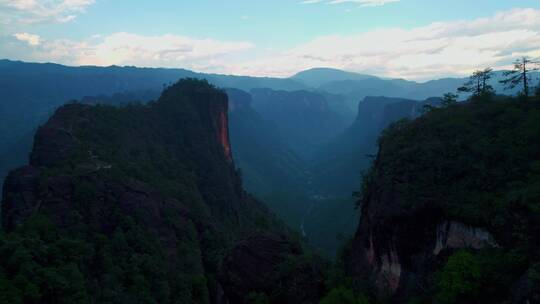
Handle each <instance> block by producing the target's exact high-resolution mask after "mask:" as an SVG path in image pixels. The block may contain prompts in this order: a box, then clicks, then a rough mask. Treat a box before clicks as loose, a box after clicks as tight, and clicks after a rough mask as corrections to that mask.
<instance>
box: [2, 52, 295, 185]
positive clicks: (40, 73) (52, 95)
mask: <svg viewBox="0 0 540 304" xmlns="http://www.w3.org/2000/svg"><path fill="white" fill-rule="evenodd" d="M185 77H194V78H204V79H207V80H208V81H210V82H211V83H213V84H215V85H218V86H220V87H236V88H240V89H245V90H250V89H252V88H257V87H269V88H275V89H296V90H297V89H303V88H305V86H304V85H303V84H300V83H298V82H296V81H294V80H290V79H277V78H256V77H243V76H226V75H217V74H202V73H196V72H193V71H189V70H184V69H159V68H136V67H118V66H111V67H94V66H82V67H68V66H63V65H59V64H52V63H45V64H38V63H25V62H20V61H10V60H0V155H1V156H2V158H0V179H2V180H3V178H4V176H5V174H6V173H7V170H9V169H12V168H15V167H16V166H19V165H22V164H23V163H24V160H25V159H26V158H27V155H28V153H29V151H30V147H31V144H32V143H31V142H30V141H28V138H30V137H31V134H33V133H34V132H35V129H36V128H37V126H38V125H39V124H41V123H44V122H45V121H46V120H47V118H48V117H49V116H50V115H51V114H52V113H53V112H54V110H55V109H56V108H57V107H58V106H60V105H63V104H65V103H66V102H68V101H70V100H72V99H81V98H83V97H85V96H99V95H105V96H110V95H113V94H118V93H120V94H123V93H126V92H129V94H132V95H133V94H134V93H136V94H135V95H136V97H137V99H140V98H141V97H142V99H144V100H143V101H148V100H149V97H152V98H155V97H157V96H159V92H161V90H162V89H163V86H164V85H166V84H170V83H172V82H175V81H177V80H178V79H180V78H185ZM148 91H151V92H153V93H152V94H151V95H152V96H145V94H146V95H148V94H147V93H146V92H148Z"/></svg>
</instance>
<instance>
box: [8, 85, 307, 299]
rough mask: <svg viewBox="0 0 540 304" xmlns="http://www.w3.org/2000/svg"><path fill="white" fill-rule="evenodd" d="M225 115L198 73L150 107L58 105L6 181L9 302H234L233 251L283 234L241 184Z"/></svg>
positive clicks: (221, 96) (221, 101)
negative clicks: (229, 276) (229, 268)
mask: <svg viewBox="0 0 540 304" xmlns="http://www.w3.org/2000/svg"><path fill="white" fill-rule="evenodd" d="M227 112H228V102H227V96H226V94H225V93H224V92H223V91H220V90H218V89H215V88H214V87H213V86H211V85H210V84H208V83H207V82H205V81H198V80H190V79H188V80H181V81H179V82H178V83H176V84H174V85H172V86H170V87H169V88H167V89H165V91H164V92H163V94H162V95H161V97H160V98H159V99H158V100H157V101H155V102H151V103H149V104H147V105H127V106H123V107H113V106H104V105H97V106H90V105H84V104H78V103H73V104H68V105H66V106H63V107H61V108H59V109H58V110H57V111H56V113H55V114H54V115H53V116H52V117H51V118H50V119H49V121H48V122H47V123H46V124H45V125H43V126H42V127H40V128H39V130H38V132H37V134H36V136H35V143H34V147H33V150H32V154H31V157H30V165H28V166H25V167H22V168H20V169H17V170H14V171H12V172H11V173H10V174H9V176H8V178H7V180H6V182H5V186H4V192H3V201H2V226H3V232H2V233H1V234H0V294H2V300H6V301H7V302H18V301H24V302H40V303H94V302H100V303H102V302H111V303H129V302H148V303H173V302H174V303H178V302H180V303H227V301H228V299H229V295H232V294H235V293H234V290H231V289H227V290H226V292H224V291H223V289H222V287H221V286H222V285H223V284H224V283H225V284H227V281H224V280H225V279H220V278H219V277H218V275H219V274H220V272H221V271H220V265H221V261H222V259H223V257H224V256H225V254H226V252H227V248H229V247H232V246H233V245H234V244H235V242H236V241H238V240H239V239H242V238H245V237H247V236H249V235H252V234H254V233H255V234H256V233H263V232H264V233H279V234H284V235H286V234H287V231H286V230H285V229H284V228H283V227H282V226H281V224H280V223H279V222H277V221H276V220H275V219H274V217H273V216H272V215H271V214H270V213H269V212H268V211H267V209H266V208H265V207H264V206H263V205H262V204H260V203H259V202H258V201H256V200H254V199H253V198H251V197H250V196H249V195H248V194H247V193H246V192H244V190H243V189H242V185H241V181H240V178H239V176H238V173H237V172H236V169H235V167H234V163H233V161H232V154H231V146H230V143H229V134H228V127H227V125H228V114H227ZM296 246H299V245H296ZM278 249H279V248H278ZM282 254H283V255H284V256H287V255H288V251H284V252H283V253H282ZM229 285H230V284H229ZM229 285H227V286H229ZM306 303H308V302H306Z"/></svg>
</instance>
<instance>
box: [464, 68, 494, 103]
mask: <svg viewBox="0 0 540 304" xmlns="http://www.w3.org/2000/svg"><path fill="white" fill-rule="evenodd" d="M492 76H493V69H491V68H486V69H483V70H477V71H475V72H474V73H473V74H472V75H471V76H469V80H468V81H467V82H466V83H464V84H463V86H461V87H459V88H458V92H460V93H472V94H473V97H479V96H483V95H489V94H492V93H493V87H492V86H491V85H489V84H488V81H489V80H490V79H491V77H492Z"/></svg>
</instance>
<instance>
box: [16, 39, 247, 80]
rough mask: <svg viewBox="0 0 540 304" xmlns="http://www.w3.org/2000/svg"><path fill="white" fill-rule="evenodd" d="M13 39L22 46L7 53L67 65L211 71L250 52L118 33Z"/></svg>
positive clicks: (239, 46)
mask: <svg viewBox="0 0 540 304" xmlns="http://www.w3.org/2000/svg"><path fill="white" fill-rule="evenodd" d="M14 37H15V38H16V39H17V40H19V41H21V42H24V43H25V45H17V44H13V43H12V44H7V45H11V46H12V49H11V50H10V51H11V53H18V52H19V53H20V51H19V50H21V49H22V50H24V48H25V47H27V46H32V48H31V50H30V53H29V55H28V57H29V58H33V59H34V60H38V61H53V62H60V63H64V64H69V65H102V66H107V65H137V66H148V67H185V68H190V69H197V70H201V71H212V68H215V67H214V65H216V64H217V62H219V61H221V60H225V59H224V57H226V56H227V55H230V54H234V53H238V52H242V51H245V50H248V49H251V48H253V45H252V44H251V43H249V42H228V41H219V40H214V39H194V38H190V37H184V36H178V35H170V34H166V35H160V36H142V35H137V34H132V33H125V32H119V33H114V34H111V35H108V36H105V37H101V36H99V35H96V36H93V37H91V38H89V39H87V40H84V41H73V40H67V39H56V40H45V39H42V38H41V37H39V36H37V35H32V34H29V33H17V34H14ZM26 53H28V50H26ZM23 59H25V58H23ZM26 60H28V59H26Z"/></svg>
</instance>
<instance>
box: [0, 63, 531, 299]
mask: <svg viewBox="0 0 540 304" xmlns="http://www.w3.org/2000/svg"><path fill="white" fill-rule="evenodd" d="M53 67H54V68H59V69H62V67H58V66H53ZM37 68H38V69H39V68H42V67H37ZM516 68H517V69H518V68H519V66H518V65H516ZM90 71H92V70H91V69H90ZM119 71H123V70H122V69H120V70H119ZM156 72H163V71H159V70H144V73H156ZM169 72H171V73H173V72H174V73H176V72H178V71H176V72H175V71H169ZM84 73H90V72H88V71H86V72H83V74H84ZM126 73H127V74H126V75H131V76H129V77H133V75H134V74H132V73H133V71H126ZM174 73H173V74H174ZM37 75H38V76H35V77H37V78H36V79H39V78H40V77H42V76H40V75H41V74H39V73H37ZM111 75H116V74H114V73H113V74H111ZM520 75H522V74H519V73H517V74H516V73H513V71H508V72H504V73H502V72H499V73H494V72H493V71H491V70H490V69H485V70H481V71H477V72H475V73H474V74H473V75H472V76H471V77H470V78H469V79H461V80H459V79H458V80H452V81H451V83H452V85H451V86H448V88H449V90H453V91H456V94H454V93H446V94H444V95H443V94H442V93H443V92H440V94H438V95H443V96H440V97H432V98H427V99H407V98H397V97H383V96H379V97H373V96H367V97H365V96H362V100H361V101H359V102H358V104H357V106H356V111H357V112H356V117H353V116H351V115H350V109H349V110H347V108H348V107H350V104H349V103H350V100H352V99H355V98H357V97H355V96H356V95H354V94H353V95H347V94H348V93H346V91H339V92H337V91H333V92H331V90H329V91H324V90H323V89H322V88H323V87H324V86H330V84H329V83H332V85H334V84H336V83H340V82H362V83H364V82H365V83H366V84H367V85H370V86H371V85H372V84H373V82H375V83H384V87H385V88H391V87H392V86H393V85H397V84H398V83H400V81H397V80H395V81H394V80H382V79H379V78H376V77H370V76H369V75H362V74H354V73H353V74H349V73H346V72H342V71H337V70H328V69H315V70H310V71H306V72H302V73H300V74H298V75H296V76H294V77H292V78H291V79H290V82H285V81H284V80H282V81H277V80H276V82H274V81H273V80H272V79H260V80H257V79H253V80H249V79H244V80H245V81H247V82H246V86H245V87H243V90H241V89H239V88H237V87H235V86H232V87H229V88H227V89H219V88H217V87H216V86H214V85H213V84H211V83H210V82H209V81H207V80H200V79H196V78H186V79H182V80H180V81H178V82H175V83H174V84H173V83H171V84H166V85H165V86H164V87H162V88H159V87H158V88H156V87H155V86H154V87H148V88H146V87H145V88H142V87H138V85H135V87H137V88H138V89H137V90H122V91H121V92H116V93H111V92H112V91H114V90H112V91H111V92H104V93H97V94H93V92H91V91H89V92H90V94H87V95H84V96H81V97H80V101H71V102H68V103H67V104H65V105H62V102H60V101H57V102H56V103H54V104H53V103H48V102H43V105H47V107H49V110H52V109H55V108H56V107H57V106H58V108H57V109H56V110H54V114H53V115H52V116H51V117H50V118H48V120H46V122H45V123H44V124H43V125H42V126H40V127H39V128H38V129H37V131H36V132H35V135H34V132H32V131H31V130H27V131H28V134H27V135H25V136H26V137H19V135H20V134H17V132H15V134H13V138H14V139H15V138H18V140H20V143H21V145H12V144H10V143H6V145H5V146H6V147H8V148H7V149H6V150H5V151H6V152H5V153H7V155H10V157H11V156H13V157H15V158H23V157H24V156H25V153H24V150H25V145H28V144H29V143H33V147H32V149H31V153H30V155H29V158H28V165H25V166H22V167H20V168H18V169H15V168H11V169H14V170H11V171H10V173H9V174H8V176H7V178H6V180H5V182H4V185H3V195H2V205H1V208H2V211H1V224H2V231H1V232H0V303H139V302H141V303H241V304H242V303H246V304H247V303H258V304H262V303H323V304H333V303H344V304H348V303H356V304H358V303H362V304H363V303H479V302H486V301H487V302H490V303H527V301H529V302H530V303H535V302H536V301H540V298H539V297H540V295H538V288H537V286H540V275H539V273H540V266H539V265H540V264H539V263H540V248H539V247H538V243H539V241H540V240H539V239H538V236H539V235H540V227H539V226H538V221H539V220H540V213H539V212H538V211H539V210H540V209H539V208H538V206H537V205H538V201H540V188H539V181H540V171H539V170H540V169H539V162H540V159H538V155H540V146H539V145H538V143H539V142H540V141H538V140H537V139H538V138H540V124H539V122H540V106H539V105H540V100H539V95H540V92H538V89H536V91H533V90H532V89H531V87H532V86H531V87H527V86H526V87H525V88H526V89H525V91H524V92H526V94H524V93H522V94H519V95H517V96H508V95H502V94H500V93H501V91H500V90H497V89H496V86H497V85H499V86H500V85H505V86H507V87H508V88H509V89H510V91H509V94H513V93H515V92H517V91H519V90H520V88H521V85H522V84H523V82H524V81H523V80H524V79H525V80H528V79H529V78H528V76H527V75H525V76H524V77H522V78H519V77H520ZM198 76H200V75H195V77H198ZM84 77H90V78H91V77H94V76H93V74H92V73H90V74H89V75H86V76H84ZM114 77H118V76H114ZM123 77H125V75H124V76H123ZM148 77H150V78H152V77H155V76H148ZM171 77H173V76H171ZM215 77H218V76H215ZM220 77H221V76H220ZM223 77H225V76H223ZM501 77H503V78H502V79H501ZM504 77H505V78H504ZM218 78H219V77H218ZM210 79H211V80H212V78H210ZM215 79H216V78H214V82H215ZM219 79H222V80H221V81H223V83H225V84H228V83H230V81H231V79H235V78H234V77H233V78H230V79H229V78H226V77H225V78H219ZM223 79H225V80H227V81H229V82H227V81H225V80H223ZM256 80H257V81H263V82H267V83H274V84H276V83H277V84H276V85H275V87H274V88H258V87H257V85H258V84H257V83H256V84H254V85H255V87H250V84H252V83H254V82H256ZM458 82H459V84H458ZM285 83H299V84H301V85H298V86H293V87H291V88H287V89H284V88H280V86H281V85H283V84H285ZM441 83H446V82H444V81H443V82H441ZM441 83H439V85H441ZM336 85H337V84H336ZM339 85H342V84H339ZM408 85H413V84H411V83H409V84H408ZM527 85H529V84H527ZM308 86H312V88H313V86H318V88H317V89H306V88H307V87H308ZM419 86H420V85H419ZM135 87H134V88H135ZM405 87H406V86H405ZM400 88H402V89H403V88H404V86H401V87H400ZM161 90H163V91H162V93H161V94H160V93H159V92H160V91H161ZM60 91H61V90H60ZM66 92H68V91H66ZM351 92H352V91H351ZM397 92H399V91H397ZM426 92H428V93H426V94H429V92H430V91H429V90H428V91H426ZM12 93H13V96H14V98H13V99H14V100H21V99H18V98H20V96H19V97H17V94H20V91H17V90H14V91H13V92H12ZM35 94H36V95H40V94H42V93H40V92H39V91H36V92H35ZM396 94H398V93H396ZM399 94H402V93H399ZM68 95H69V94H68ZM66 96H67V95H66ZM351 96H352V97H351ZM364 97H365V98H364ZM47 98H52V97H50V96H49V97H47ZM47 98H45V99H43V100H46V99H47ZM62 98H64V97H62ZM62 98H59V99H58V100H62ZM42 109H44V108H42ZM49 110H47V111H49ZM347 113H349V114H347ZM33 115H34V114H32V115H30V116H29V117H33V118H32V121H33V122H32V124H37V122H39V121H45V119H46V118H47V117H48V114H47V113H46V112H43V113H41V114H40V115H41V116H33ZM25 128H28V126H25ZM15 129H17V128H15ZM17 130H22V129H17ZM21 134H23V133H21ZM32 138H33V140H32ZM10 142H11V139H10ZM13 148H16V149H15V150H11V149H13ZM14 151H18V153H14ZM8 162H9V161H8ZM8 162H6V164H7V163H8ZM17 162H19V160H16V161H14V162H11V163H10V164H9V165H7V166H6V168H10V166H12V165H13V164H15V163H17ZM353 192H354V195H355V196H353V195H352V194H353ZM355 201H356V203H355ZM355 208H356V210H355ZM355 231H356V233H355Z"/></svg>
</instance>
